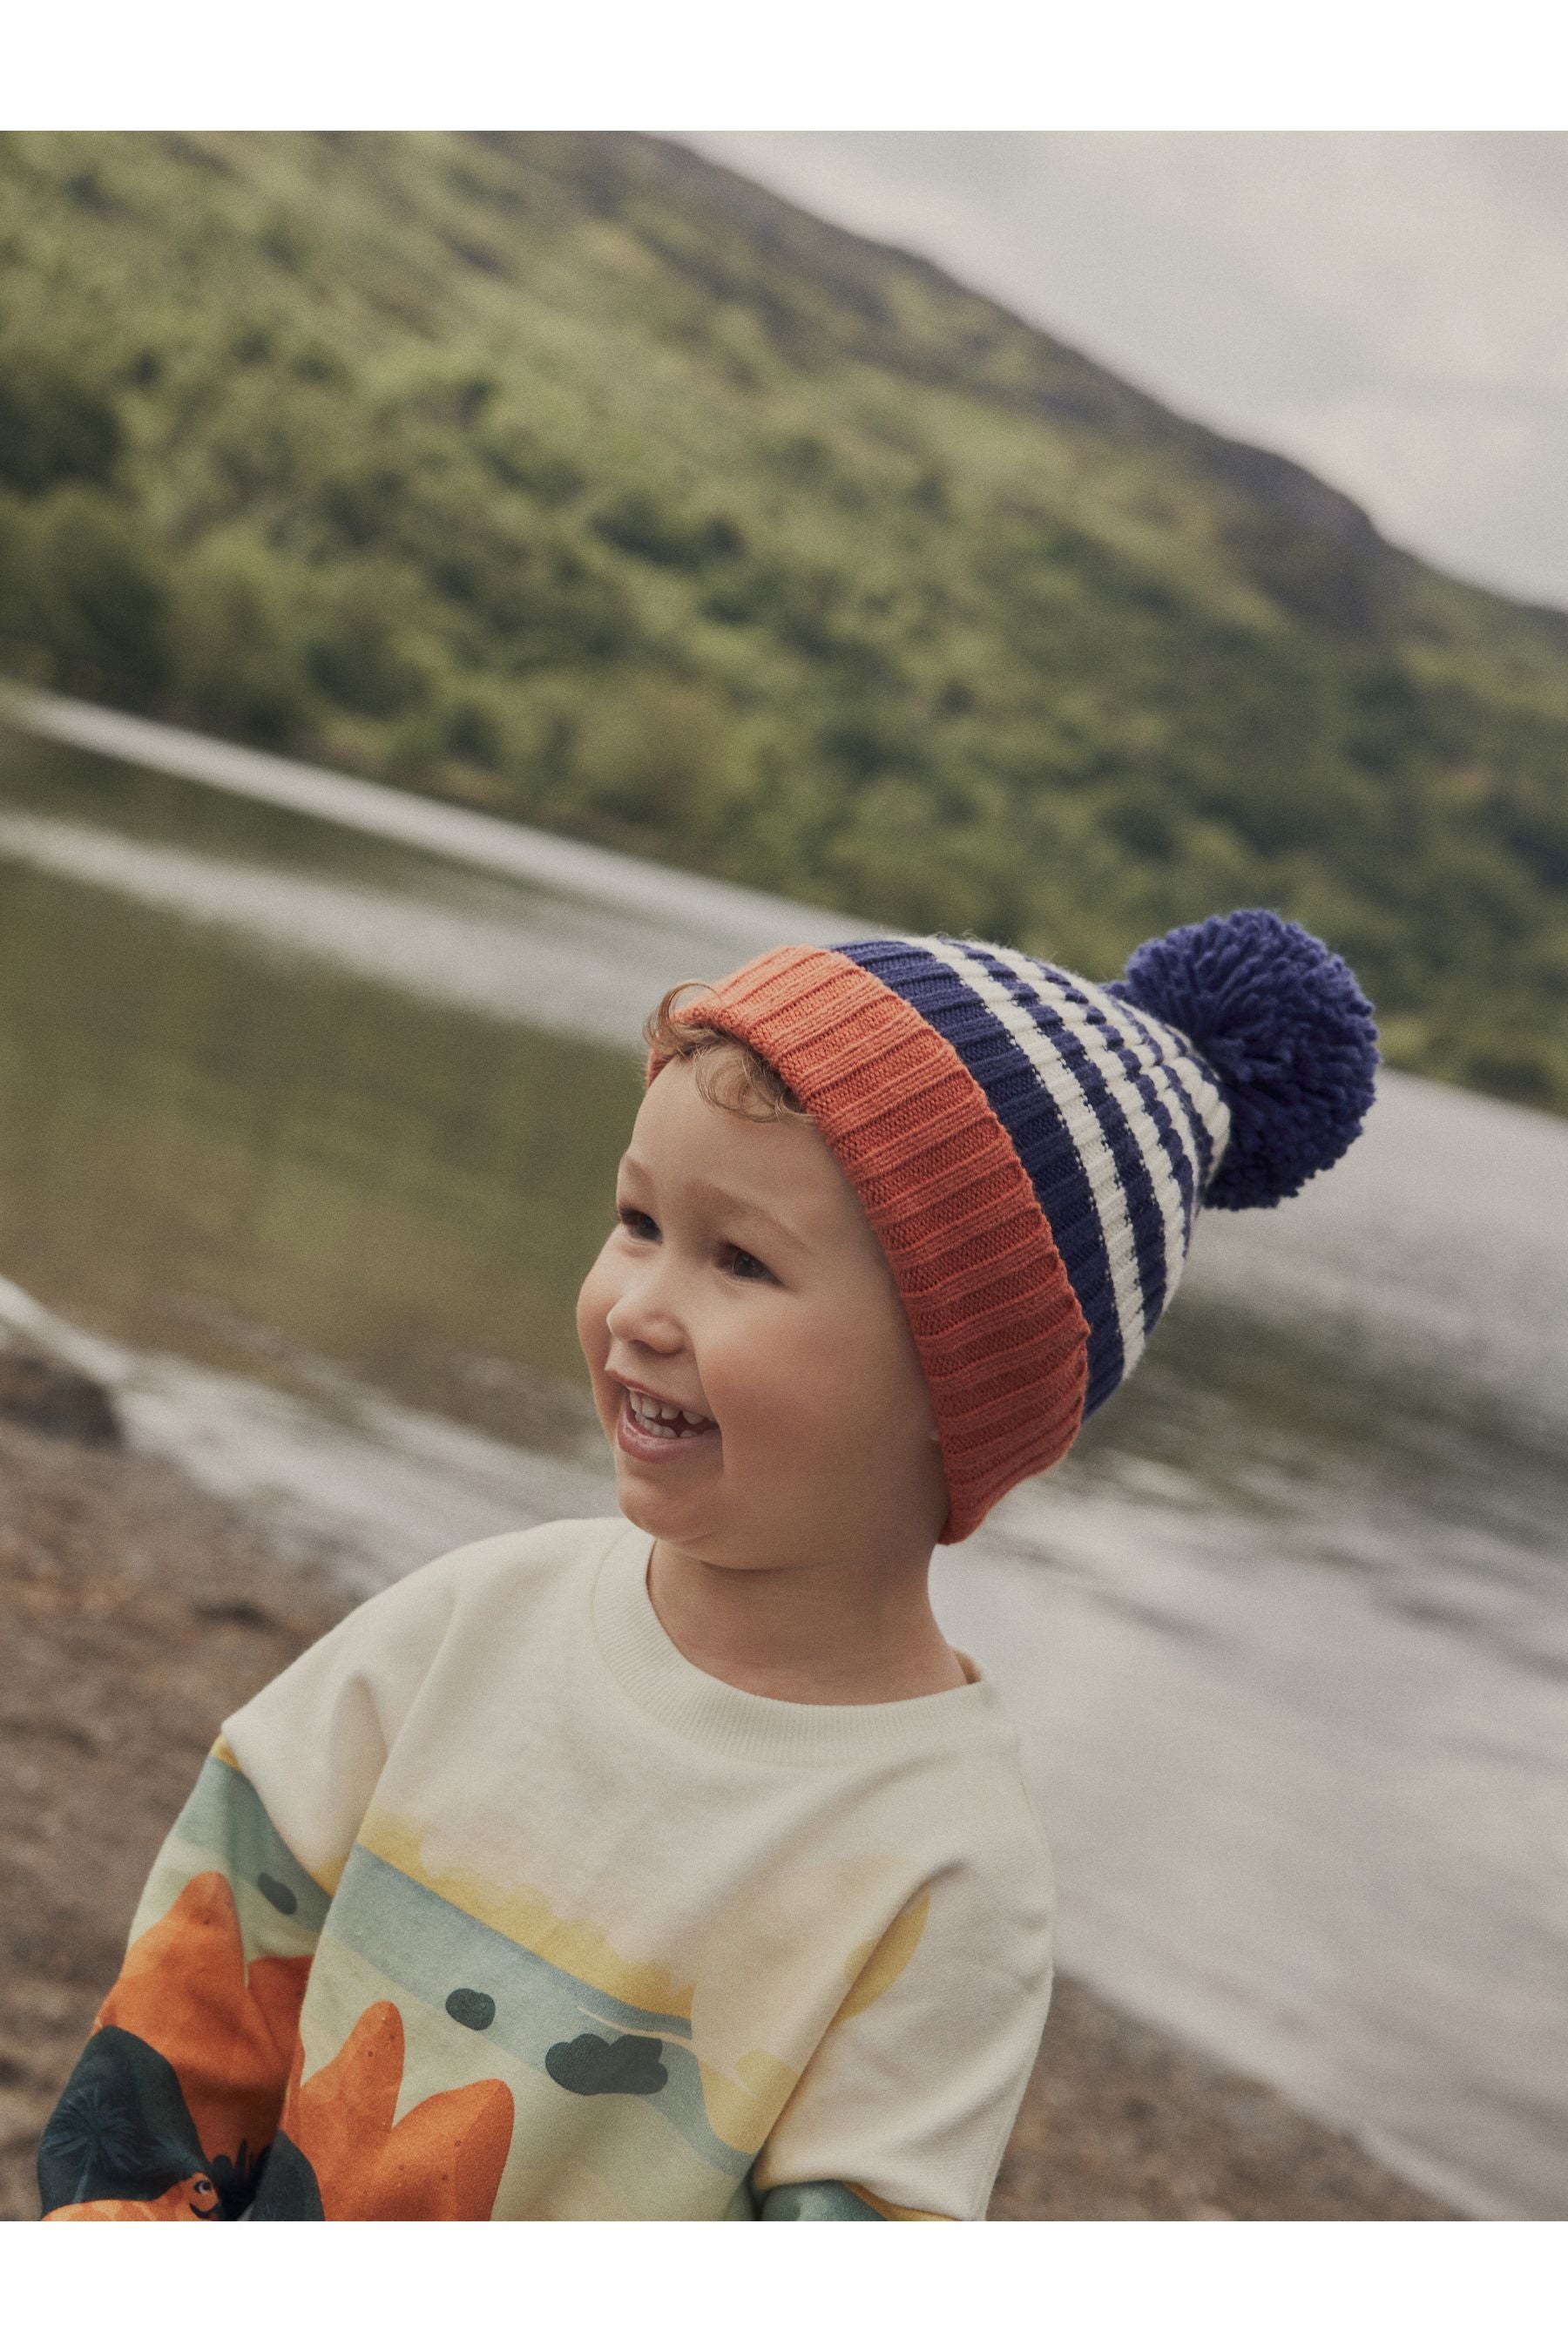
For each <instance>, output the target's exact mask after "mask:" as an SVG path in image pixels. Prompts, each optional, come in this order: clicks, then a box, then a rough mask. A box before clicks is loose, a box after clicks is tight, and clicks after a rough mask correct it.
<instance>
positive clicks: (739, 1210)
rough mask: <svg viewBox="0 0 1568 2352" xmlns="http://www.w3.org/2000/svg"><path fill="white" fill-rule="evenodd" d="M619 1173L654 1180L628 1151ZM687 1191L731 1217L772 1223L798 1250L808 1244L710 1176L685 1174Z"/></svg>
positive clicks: (755, 1203)
mask: <svg viewBox="0 0 1568 2352" xmlns="http://www.w3.org/2000/svg"><path fill="white" fill-rule="evenodd" d="M619 1172H620V1173H621V1174H622V1175H625V1176H636V1177H639V1178H640V1179H641V1181H643V1182H644V1183H645V1184H651V1183H652V1181H653V1179H652V1177H651V1176H650V1175H649V1174H648V1171H647V1169H646V1168H645V1167H644V1166H643V1164H642V1161H641V1160H634V1159H633V1157H632V1155H631V1153H630V1152H629V1151H628V1152H626V1154H624V1156H623V1158H622V1160H621V1163H620V1171H619ZM686 1190H687V1192H689V1193H691V1194H692V1195H693V1196H694V1198H696V1199H697V1200H700V1201H706V1202H709V1203H710V1205H711V1206H712V1207H713V1208H716V1209H727V1210H728V1211H729V1212H730V1213H731V1216H740V1217H752V1218H754V1219H755V1221H756V1222H757V1223H758V1224H763V1225H771V1226H772V1228H773V1232H774V1233H775V1234H782V1236H783V1237H784V1240H785V1241H786V1242H793V1243H794V1244H795V1247H796V1248H797V1249H809V1248H810V1246H811V1244H810V1243H809V1242H807V1241H806V1240H805V1236H804V1235H803V1234H797V1233H796V1232H795V1227H794V1226H793V1225H786V1224H785V1223H784V1219H783V1218H782V1217H775V1216H774V1214H773V1211H772V1210H771V1209H764V1208H763V1204H762V1202H760V1201H747V1200H743V1199H742V1197H741V1195H740V1194H739V1193H738V1192H726V1191H725V1189H724V1187H723V1185H722V1184H715V1183H714V1181H713V1180H712V1178H711V1177H710V1176H690V1177H688V1179H687V1181H686Z"/></svg>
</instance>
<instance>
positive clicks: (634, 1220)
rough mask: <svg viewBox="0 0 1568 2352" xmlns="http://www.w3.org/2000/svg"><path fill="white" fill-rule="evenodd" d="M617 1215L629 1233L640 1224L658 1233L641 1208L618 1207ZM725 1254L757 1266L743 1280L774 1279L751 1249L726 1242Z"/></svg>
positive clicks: (656, 1227)
mask: <svg viewBox="0 0 1568 2352" xmlns="http://www.w3.org/2000/svg"><path fill="white" fill-rule="evenodd" d="M616 1218H617V1220H618V1222H619V1223H621V1224H622V1225H624V1226H625V1227H626V1231H627V1232H628V1233H629V1232H630V1231H631V1230H632V1228H633V1227H634V1226H636V1225H639V1224H641V1225H653V1229H654V1232H655V1233H657V1232H658V1226H657V1225H655V1224H654V1221H653V1219H652V1218H651V1217H650V1216H647V1215H645V1213H643V1211H642V1210H641V1209H617V1210H616ZM724 1255H725V1256H726V1257H728V1258H730V1259H731V1260H734V1259H738V1260H739V1261H740V1263H741V1265H743V1266H754V1267H755V1268H756V1272H755V1273H754V1274H742V1275H741V1276H740V1279H741V1280H742V1282H757V1281H762V1282H772V1281H773V1273H772V1270H771V1269H770V1268H769V1267H767V1266H765V1265H763V1262H762V1259H761V1258H760V1257H753V1256H752V1253H751V1251H750V1250H743V1249H742V1248H741V1247H740V1246H739V1244H737V1243H734V1242H726V1243H725V1244H724Z"/></svg>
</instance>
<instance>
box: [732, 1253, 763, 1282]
mask: <svg viewBox="0 0 1568 2352" xmlns="http://www.w3.org/2000/svg"><path fill="white" fill-rule="evenodd" d="M729 1255H730V1256H731V1258H739V1259H740V1260H741V1261H742V1265H754V1266H755V1267H756V1269H757V1271H756V1273H755V1274H743V1275H742V1276H741V1279H742V1282H756V1281H757V1280H759V1279H761V1280H762V1281H763V1282H771V1281H772V1280H773V1276H772V1274H771V1273H770V1271H769V1270H768V1268H767V1267H766V1266H765V1265H763V1261H762V1259H761V1258H760V1257H753V1256H752V1253H751V1251H750V1250H743V1249H738V1248H736V1247H735V1246H734V1245H733V1244H730V1245H729Z"/></svg>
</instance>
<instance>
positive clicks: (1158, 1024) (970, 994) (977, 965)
mask: <svg viewBox="0 0 1568 2352" xmlns="http://www.w3.org/2000/svg"><path fill="white" fill-rule="evenodd" d="M836 950H837V953H838V954H839V955H843V956H847V957H848V958H849V959H850V961H852V962H855V963H858V964H859V965H860V966H861V967H862V969H863V970H865V971H869V972H872V973H874V974H875V976H876V978H877V979H878V980H879V981H880V982H882V983H883V985H884V986H885V987H888V988H890V989H892V990H894V991H895V992H896V993H897V994H899V995H900V996H901V997H902V998H903V999H904V1000H905V1002H906V1003H909V1004H910V1005H912V1006H913V1008H914V1009H915V1011H916V1012H917V1013H920V1015H921V1018H922V1020H925V1021H928V1022H929V1023H930V1024H931V1027H932V1028H933V1029H935V1030H937V1031H938V1032H939V1033H940V1034H941V1035H942V1036H943V1037H945V1038H946V1039H947V1041H948V1043H949V1045H952V1047H953V1049H954V1050H955V1052H956V1053H957V1054H958V1055H959V1057H960V1059H961V1060H962V1061H963V1064H964V1066H965V1067H966V1068H967V1069H968V1071H969V1073H970V1075H971V1076H973V1078H974V1079H975V1081H976V1082H977V1084H978V1085H979V1086H980V1087H983V1088H984V1093H985V1096H986V1098H987V1099H988V1101H989V1102H990V1104H991V1107H992V1108H993V1109H994V1112H995V1113H996V1116H997V1118H999V1119H1000V1120H1001V1122H1002V1125H1003V1126H1004V1128H1005V1129H1006V1131H1007V1135H1008V1138H1009V1140H1010V1141H1011V1143H1012V1145H1013V1149H1014V1150H1015V1151H1016V1153H1017V1156H1018V1158H1019V1160H1020V1161H1021V1162H1022V1163H1023V1166H1024V1168H1025V1170H1026V1172H1027V1174H1028V1177H1029V1181H1030V1182H1031V1183H1032V1185H1033V1186H1034V1189H1035V1196H1036V1198H1037V1201H1038V1202H1039V1204H1040V1207H1041V1208H1042V1210H1043V1211H1044V1212H1045V1214H1046V1218H1047V1222H1048V1223H1049V1225H1050V1228H1051V1232H1052V1234H1053V1235H1054V1236H1055V1239H1056V1244H1057V1247H1058V1249H1059V1250H1060V1252H1061V1255H1062V1258H1063V1261H1064V1263H1065V1265H1066V1267H1067V1272H1068V1279H1069V1280H1070V1282H1071V1284H1072V1286H1073V1289H1074V1291H1075V1292H1076V1293H1077V1296H1078V1300H1079V1306H1080V1307H1082V1309H1083V1313H1084V1318H1085V1320H1086V1321H1087V1322H1088V1325H1089V1389H1088V1393H1087V1395H1086V1397H1085V1399H1084V1415H1085V1418H1086V1419H1087V1417H1088V1416H1089V1414H1090V1413H1092V1412H1096V1411H1097V1410H1098V1409H1099V1407H1100V1405H1102V1404H1103V1403H1104V1402H1105V1401H1106V1399H1107V1398H1108V1397H1109V1396H1110V1393H1111V1391H1113V1390H1114V1389H1115V1388H1116V1387H1117V1386H1118V1384H1119V1383H1120V1382H1121V1381H1123V1380H1124V1379H1125V1378H1126V1377H1127V1374H1128V1373H1129V1372H1130V1371H1131V1370H1132V1368H1133V1366H1134V1365H1135V1364H1136V1362H1137V1361H1138V1359H1139V1357H1140V1356H1141V1355H1142V1351H1143V1346H1144V1342H1145V1341H1146V1340H1147V1339H1148V1337H1149V1334H1150V1333H1151V1331H1152V1329H1153V1328H1154V1326H1155V1324H1156V1323H1157V1322H1158V1320H1159V1318H1160V1316H1161V1315H1162V1313H1163V1310H1164V1308H1165V1307H1166V1305H1167V1303H1168V1301H1169V1300H1170V1298H1171V1296H1172V1294H1173V1291H1174V1290H1175V1287H1176V1284H1177V1282H1178V1281H1179V1280H1180V1278H1181V1273H1182V1267H1183V1265H1184V1261H1185V1258H1186V1254H1187V1250H1188V1248H1189V1246H1190V1244H1191V1242H1192V1234H1193V1223H1194V1216H1195V1213H1196V1210H1197V1205H1198V1203H1199V1202H1200V1201H1201V1200H1202V1197H1203V1194H1204V1191H1205V1187H1206V1185H1207V1183H1208V1181H1209V1177H1210V1174H1211V1171H1213V1170H1214V1169H1215V1166H1216V1165H1217V1163H1218V1161H1219V1160H1220V1159H1221V1157H1222V1156H1223V1154H1224V1152H1225V1150H1226V1143H1227V1141H1228V1139H1229V1134H1230V1112H1229V1109H1228V1108H1227V1106H1226V1100H1225V1096H1224V1093H1223V1090H1222V1089H1221V1087H1220V1085H1219V1082H1218V1079H1217V1077H1216V1076H1215V1072H1214V1071H1213V1070H1212V1069H1211V1068H1210V1066H1209V1065H1208V1063H1207V1062H1206V1061H1205V1059H1204V1057H1203V1055H1201V1054H1199V1053H1198V1052H1197V1050H1196V1048H1195V1047H1194V1045H1192V1044H1191V1043H1190V1042H1189V1041H1188V1040H1187V1039H1185V1038H1184V1037H1183V1036H1182V1035H1181V1034H1179V1033H1178V1032H1177V1031H1176V1030H1174V1029H1173V1028H1171V1027H1170V1026H1168V1024H1166V1023H1164V1022H1163V1021H1161V1020H1159V1019H1157V1018H1156V1017H1155V1016H1153V1015H1152V1014H1151V1013H1144V1012H1140V1011H1139V1010H1138V1009H1137V1008H1136V1007H1135V1006H1133V1005H1132V1004H1131V1003H1124V1002H1122V1001H1120V1000H1119V999H1118V998H1116V997H1114V996H1111V995H1110V994H1108V992H1106V990H1105V989H1104V988H1102V987H1100V986H1097V985H1096V983H1095V982H1092V981H1088V980H1082V979H1080V978H1079V976H1078V975H1077V974H1076V973H1074V972H1069V971H1065V970H1063V969H1062V968H1061V967H1060V966H1059V965H1057V964H1048V963H1042V962H1040V961H1037V959H1036V958H1035V957H1033V956H1027V955H1024V954H1022V953H1021V952H1019V951H1018V950H1016V949H1013V948H1006V947H1001V946H998V945H996V944H995V943H994V942H991V941H985V940H973V939H952V938H949V937H948V936H947V935H945V934H943V933H940V932H939V933H936V934H933V935H932V936H930V937H925V938H909V939H895V940H888V939H873V940H852V941H849V942H847V943H845V942H836Z"/></svg>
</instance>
